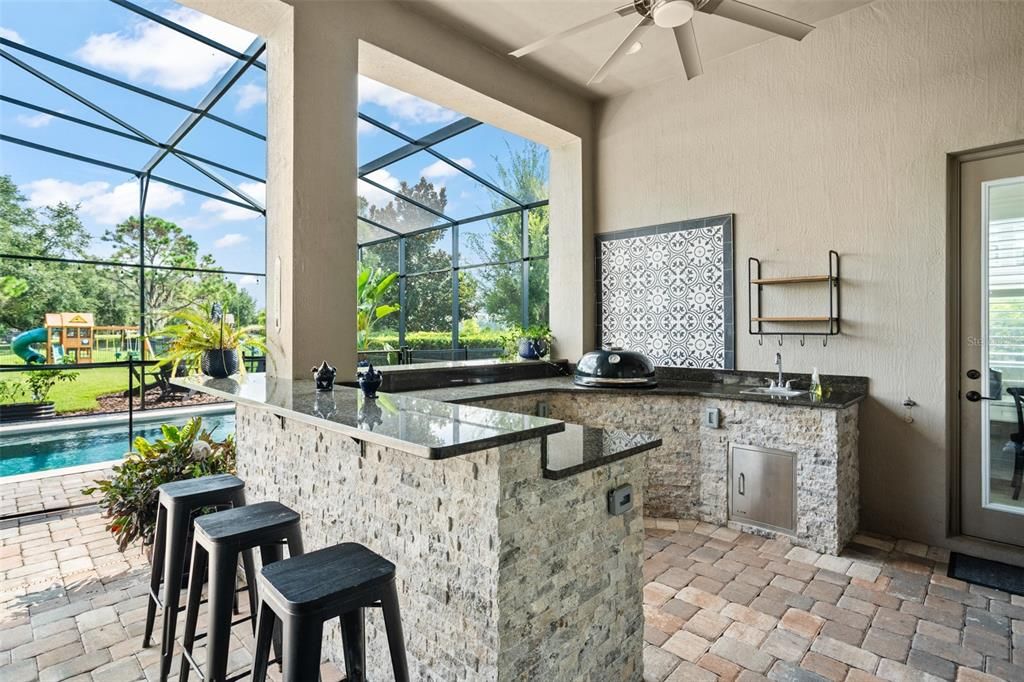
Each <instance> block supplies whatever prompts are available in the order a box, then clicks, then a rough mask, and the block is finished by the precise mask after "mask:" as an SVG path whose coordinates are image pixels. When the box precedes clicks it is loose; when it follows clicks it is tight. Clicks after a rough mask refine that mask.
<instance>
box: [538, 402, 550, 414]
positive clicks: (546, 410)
mask: <svg viewBox="0 0 1024 682" xmlns="http://www.w3.org/2000/svg"><path fill="white" fill-rule="evenodd" d="M549 414H551V406H550V405H549V404H548V403H547V402H545V401H543V400H538V401H537V416H538V417H547V416H548V415H549Z"/></svg>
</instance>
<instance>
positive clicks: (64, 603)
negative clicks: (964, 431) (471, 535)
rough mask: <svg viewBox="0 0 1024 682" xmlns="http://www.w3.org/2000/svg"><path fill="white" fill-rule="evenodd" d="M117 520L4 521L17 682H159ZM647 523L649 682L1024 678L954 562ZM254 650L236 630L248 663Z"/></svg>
mask: <svg viewBox="0 0 1024 682" xmlns="http://www.w3.org/2000/svg"><path fill="white" fill-rule="evenodd" d="M82 483H83V481H78V482H77V483H75V485H81V484H82ZM0 490H2V486H0ZM53 497H54V499H56V495H53ZM24 504H25V505H26V506H32V505H33V504H39V505H40V506H45V505H43V503H41V502H38V501H37V502H36V503H33V502H31V501H29V500H28V499H27V498H26V500H25V501H24ZM104 523H105V521H104V519H103V518H102V517H101V516H100V514H99V512H98V510H97V509H96V507H84V508H81V509H75V510H66V511H63V512H51V513H44V514H38V515H33V516H26V517H21V518H18V519H6V520H0V670H2V674H0V679H2V680H3V682H14V681H17V680H54V681H56V680H64V679H74V680H94V681H96V682H100V681H107V680H109V681H112V682H116V681H118V680H142V679H147V680H148V679H154V678H155V673H156V666H157V665H158V652H157V650H156V649H155V648H149V649H143V648H142V647H141V639H142V637H141V633H142V629H143V622H144V619H145V607H146V597H145V594H146V584H147V579H148V574H149V564H148V562H147V560H146V558H145V556H144V554H143V552H142V550H141V549H140V548H138V547H134V548H132V549H129V550H128V551H127V552H124V553H122V552H120V551H118V550H117V547H116V545H115V543H114V541H113V538H111V536H110V535H109V533H108V532H107V531H106V529H105V528H104ZM648 526H649V528H648V531H647V533H648V542H647V543H646V547H647V552H646V557H645V570H644V573H645V576H646V577H647V580H648V584H647V586H646V589H645V590H644V594H645V604H644V614H645V618H646V627H645V628H644V638H645V640H646V645H645V649H644V661H645V671H644V679H645V680H650V681H652V682H664V681H666V680H667V681H668V682H686V681H689V680H696V681H698V682H699V681H701V680H708V681H710V680H715V679H719V680H741V681H745V680H763V679H765V678H767V679H771V680H814V681H818V682H820V680H837V681H840V682H859V681H861V680H873V679H883V680H936V679H947V680H991V679H1003V680H1022V681H1024V598H1022V597H1019V596H1011V595H1009V594H1007V593H1004V592H1000V591H998V590H991V589H987V588H979V587H978V586H972V585H967V584H966V583H963V582H961V581H958V580H951V579H950V578H947V577H946V576H945V572H946V569H947V565H946V561H947V555H946V553H945V552H943V551H942V550H939V549H936V548H932V547H925V546H923V545H919V544H917V543H905V542H900V541H897V540H893V539H888V538H880V537H874V536H868V535H858V536H857V537H856V538H855V540H854V542H853V543H852V544H851V545H850V546H849V547H848V548H847V551H846V552H845V553H844V556H841V557H829V556H827V555H819V554H817V553H815V552H809V551H806V550H803V549H802V548H794V547H792V546H790V545H789V543H788V542H787V541H786V540H784V539H782V540H778V539H776V540H766V539H765V538H762V537H758V536H755V535H749V534H744V533H737V532H736V531H733V530H731V529H723V528H718V527H716V526H712V525H710V524H703V523H700V524H698V523H695V522H692V521H691V522H677V521H671V520H665V519H658V520H652V519H648ZM246 601H247V600H244V599H243V600H241V606H242V608H243V612H244V609H245V606H246ZM158 629H159V620H158ZM156 637H157V641H159V632H157V633H156ZM251 644H252V638H251V636H245V632H244V628H237V629H236V633H235V635H234V637H233V640H232V661H233V662H234V663H235V664H237V665H239V666H241V667H243V668H244V667H245V666H246V665H247V662H248V661H249V660H250V654H249V651H250V647H251ZM174 671H175V672H176V671H177V665H175V668H174ZM271 674H272V675H273V674H276V670H274V669H273V667H272V669H271ZM324 679H325V680H332V679H338V673H337V671H336V670H334V669H332V668H325V676H324Z"/></svg>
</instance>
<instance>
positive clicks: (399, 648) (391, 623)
mask: <svg viewBox="0 0 1024 682" xmlns="http://www.w3.org/2000/svg"><path fill="white" fill-rule="evenodd" d="M380 603H381V606H382V607H383V611H384V630H385V631H386V632H387V635H388V650H389V652H390V653H391V668H392V670H394V673H395V682H409V664H408V663H407V662H406V660H405V636H404V635H403V634H402V617H401V614H400V613H399V610H398V590H397V589H396V588H395V581H394V580H391V581H390V582H389V583H388V584H387V585H386V586H385V587H384V594H383V595H381V599H380Z"/></svg>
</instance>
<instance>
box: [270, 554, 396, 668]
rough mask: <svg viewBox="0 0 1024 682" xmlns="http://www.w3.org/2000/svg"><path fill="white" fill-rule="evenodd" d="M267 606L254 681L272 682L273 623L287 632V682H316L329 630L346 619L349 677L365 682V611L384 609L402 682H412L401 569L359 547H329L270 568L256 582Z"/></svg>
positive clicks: (344, 635)
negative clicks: (269, 667)
mask: <svg viewBox="0 0 1024 682" xmlns="http://www.w3.org/2000/svg"><path fill="white" fill-rule="evenodd" d="M257 583H258V585H259V595H260V608H259V621H258V623H257V626H256V652H255V661H254V662H253V668H252V679H253V682H265V680H266V678H267V658H268V657H269V655H270V641H271V636H272V634H273V631H274V624H275V621H276V620H277V619H280V621H281V624H282V629H283V631H284V651H283V654H282V659H283V660H282V664H283V678H284V682H309V681H310V680H316V679H317V676H318V675H319V673H320V644H321V640H322V634H323V624H324V623H325V622H327V621H328V620H330V619H332V618H340V619H341V633H342V640H343V646H344V653H345V675H346V679H347V680H348V681H349V682H363V681H364V680H365V679H366V643H365V637H364V631H363V609H364V608H366V607H370V606H378V605H379V606H380V607H381V608H382V609H383V611H384V629H385V631H386V633H387V637H388V649H389V651H390V653H391V667H392V670H393V672H394V676H395V680H396V682H407V681H408V679H409V670H408V665H407V663H406V660H405V640H404V638H403V636H402V619H401V616H400V615H399V611H398V591H397V590H396V589H395V565H394V564H393V563H391V562H390V561H388V560H387V559H385V558H384V557H382V556H380V555H378V554H375V553H374V552H372V551H370V550H369V549H367V548H366V547H363V546H362V545H360V544H356V543H354V542H346V543H342V544H340V545H335V546H334V547H327V548H325V549H320V550H317V551H315V552H310V553H309V554H304V555H302V556H300V557H295V558H294V559H288V560H286V561H280V562H278V563H276V564H271V565H269V566H265V567H264V568H263V570H262V571H261V572H260V576H259V578H258V579H257Z"/></svg>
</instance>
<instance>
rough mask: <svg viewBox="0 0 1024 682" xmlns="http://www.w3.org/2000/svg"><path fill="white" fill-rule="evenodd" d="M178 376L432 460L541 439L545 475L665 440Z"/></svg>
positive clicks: (402, 401)
mask: <svg viewBox="0 0 1024 682" xmlns="http://www.w3.org/2000/svg"><path fill="white" fill-rule="evenodd" d="M174 381H175V383H177V384H179V385H181V386H186V387H188V388H191V389H194V390H197V391H201V392H203V393H208V394H211V395H215V396H218V397H220V398H224V399H226V400H231V401H233V402H236V403H240V404H243V405H253V406H257V407H263V408H267V409H269V410H271V411H272V412H274V413H275V414H278V415H281V416H282V417H287V418H289V419H294V420H296V421H300V422H304V423H307V424H312V425H314V426H317V427H320V428H324V429H329V430H332V431H337V432H339V433H342V434H344V435H346V436H349V437H350V438H353V439H355V440H357V441H364V442H367V443H374V444H377V445H383V446H386V447H390V448H394V449H396V450H401V451H402V452H408V453H411V454H414V455H419V456H421V457H426V458H428V459H447V458H449V457H455V456H457V455H465V454H469V453H471V452H477V451H479V450H486V449H488V448H493V447H497V446H499V445H504V444H508V443H514V442H518V441H525V440H531V439H534V438H540V439H541V458H542V465H543V466H542V469H543V475H544V477H545V478H549V479H561V478H567V477H569V476H572V475H574V474H578V473H580V472H582V471H586V470H588V469H594V468H596V467H599V466H601V465H603V464H609V463H611V462H614V461H617V460H620V459H625V458H626V457H630V456H632V455H636V454H638V453H641V452H644V451H646V450H650V449H653V448H656V447H658V446H659V445H661V439H659V438H657V437H653V436H650V435H649V434H644V433H626V432H624V431H619V430H616V429H600V428H592V427H589V426H579V425H576V424H567V423H565V422H561V421H558V420H555V419H546V418H543V417H534V416H530V415H523V414H517V413H513V412H502V411H499V410H491V409H487V408H484V407H475V406H471V405H461V404H457V403H451V402H439V401H436V400H432V399H428V398H421V397H418V396H415V395H412V394H410V393H405V394H389V393H379V394H378V397H377V398H376V399H375V400H371V399H368V398H366V397H365V396H363V394H362V391H360V390H359V389H354V388H345V387H344V386H335V388H334V390H333V391H327V392H320V391H317V390H316V389H315V388H314V386H313V382H312V381H311V380H303V381H292V380H289V379H275V378H268V377H267V376H266V375H265V374H249V375H247V376H245V377H244V378H242V377H238V378H231V379H211V378H209V377H202V376H194V377H187V378H182V379H175V380H174Z"/></svg>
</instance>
